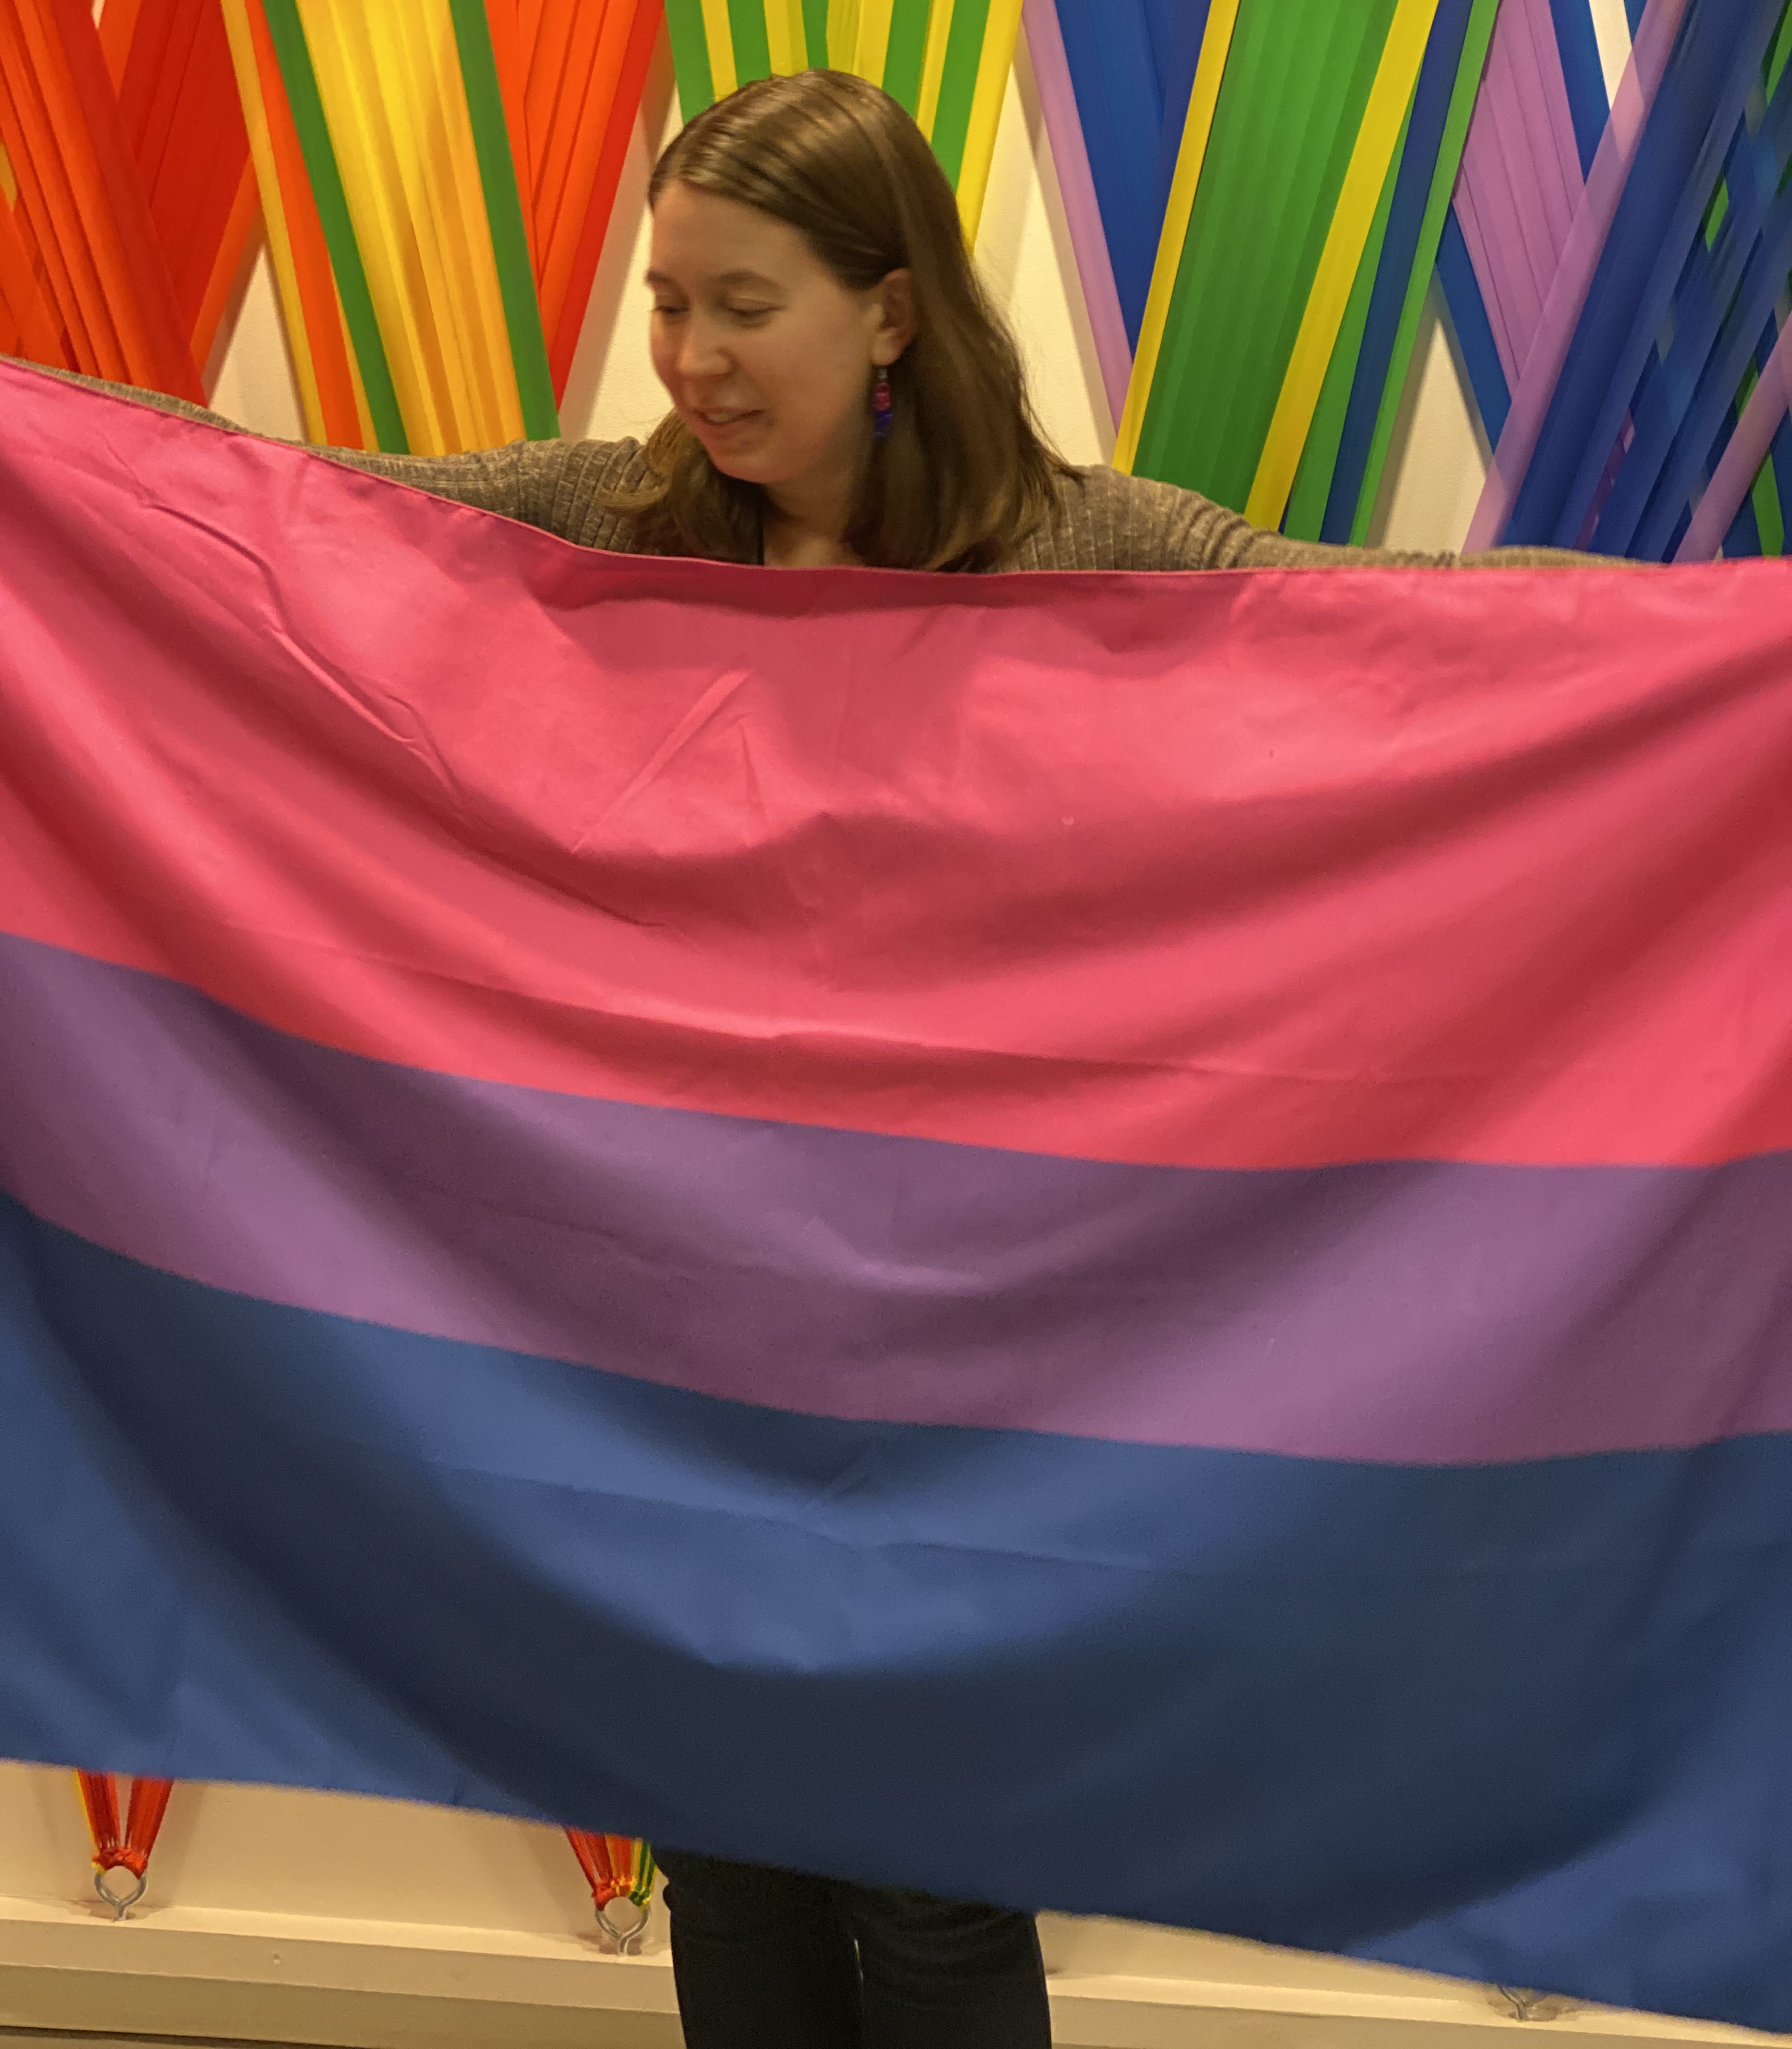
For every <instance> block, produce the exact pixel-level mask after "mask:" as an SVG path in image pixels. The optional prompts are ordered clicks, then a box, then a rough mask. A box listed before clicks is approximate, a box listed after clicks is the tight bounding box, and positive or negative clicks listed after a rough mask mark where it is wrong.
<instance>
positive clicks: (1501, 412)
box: [1437, 206, 1512, 448]
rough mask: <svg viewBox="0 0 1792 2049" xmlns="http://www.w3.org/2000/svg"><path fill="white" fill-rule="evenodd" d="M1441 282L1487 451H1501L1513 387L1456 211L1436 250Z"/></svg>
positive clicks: (1446, 219) (1449, 217)
mask: <svg viewBox="0 0 1792 2049" xmlns="http://www.w3.org/2000/svg"><path fill="white" fill-rule="evenodd" d="M1437 282H1438V283H1439V284H1440V285H1441V286H1443V288H1444V305H1445V307H1446V308H1447V309H1448V313H1449V316H1450V325H1451V327H1452V329H1454V330H1455V332H1456V347H1457V348H1458V349H1459V350H1460V352H1461V355H1462V360H1463V367H1464V369H1466V370H1467V372H1468V382H1469V386H1470V388H1471V390H1472V391H1473V392H1474V394H1475V406H1476V407H1477V408H1478V409H1479V412H1480V415H1481V426H1482V430H1483V432H1484V433H1485V434H1486V435H1487V445H1488V446H1489V447H1490V448H1498V447H1499V437H1500V436H1501V434H1503V433H1504V432H1505V430H1506V414H1508V413H1509V412H1510V411H1511V410H1512V392H1511V387H1510V386H1509V385H1508V384H1507V383H1506V371H1505V369H1504V367H1503V366H1502V364H1501V362H1500V360H1499V344H1498V343H1497V342H1496V341H1495V340H1494V331H1493V325H1492V323H1491V321H1489V320H1488V318H1487V301H1486V300H1485V299H1483V297H1482V296H1481V281H1480V279H1479V278H1477V277H1476V276H1475V262H1474V259H1473V258H1472V257H1471V255H1469V253H1468V243H1467V238H1466V237H1465V236H1464V234H1463V231H1462V223H1461V222H1460V220H1457V219H1456V208H1454V207H1453V206H1452V208H1450V210H1449V212H1448V214H1446V215H1445V216H1444V238H1443V239H1442V241H1441V242H1440V243H1438V245H1437Z"/></svg>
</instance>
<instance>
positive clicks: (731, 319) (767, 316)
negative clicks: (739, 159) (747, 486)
mask: <svg viewBox="0 0 1792 2049" xmlns="http://www.w3.org/2000/svg"><path fill="white" fill-rule="evenodd" d="M647 283H648V286H650V287H651V290H652V292H653V367H654V368H655V371H657V372H658V373H659V381H660V382H661V383H663V385H664V386H665V387H666V389H667V392H668V393H669V394H670V395H671V400H672V403H673V405H674V407H675V408H676V409H677V410H678V417H679V418H680V419H682V421H683V422H684V423H685V425H686V426H687V427H688V428H689V429H690V431H691V432H692V434H694V435H695V436H696V437H697V438H698V441H701V442H702V445H703V446H704V447H705V448H706V449H707V450H708V451H709V460H710V461H712V462H713V463H714V465H716V467H717V469H720V470H722V471H725V472H726V473H727V474H728V475H729V476H737V477H740V478H741V479H742V480H744V481H745V482H748V483H751V484H763V485H765V486H767V487H768V488H771V489H772V490H774V491H775V490H777V489H778V488H779V487H785V488H797V489H800V488H802V487H803V486H804V485H806V484H810V485H815V486H819V487H822V488H826V487H827V486H829V485H830V484H838V485H839V486H841V487H842V488H845V487H846V485H847V480H849V479H851V478H853V477H855V476H857V469H858V465H859V464H860V463H861V462H862V461H863V460H864V457H865V449H866V447H867V446H868V445H869V441H870V437H871V414H870V391H871V383H872V379H873V375H875V372H876V369H877V365H879V364H890V363H893V362H894V361H895V360H896V358H897V356H900V354H901V353H902V351H903V348H904V346H905V345H906V344H907V342H908V338H909V326H908V273H907V272H906V271H894V272H892V274H891V275H890V276H889V277H888V278H885V279H884V282H883V283H882V284H881V285H880V286H874V287H873V289H872V290H869V291H867V292H854V291H849V290H847V288H846V287H845V286H843V285H842V283H841V282H839V280H838V278H836V277H835V276H834V273H833V272H832V271H831V270H829V269H828V267H827V266H826V264H824V263H823V262H822V261H821V259H820V258H819V257H818V256H817V255H815V253H814V251H813V250H811V249H810V247H809V244H808V243H807V242H806V241H805V240H804V239H803V237H802V235H799V234H798V232H797V231H796V230H795V228H794V227H788V226H787V225H786V224H785V223H784V222H783V221H781V220H774V219H773V218H772V216H771V215H770V214H767V213H761V212H760V211H759V209H758V208H756V207H751V206H744V205H742V204H741V203H740V202H739V201H738V200H731V199H721V198H718V197H717V196H716V195H715V194H714V193H713V192H699V191H698V190H697V189H695V188H694V187H693V186H690V185H682V184H678V183H674V184H673V185H670V186H668V187H667V189H666V190H665V191H664V192H662V193H661V195H660V198H659V204H658V205H657V206H656V207H655V209H654V215H653V253H652V258H651V262H650V263H649V266H648V270H647Z"/></svg>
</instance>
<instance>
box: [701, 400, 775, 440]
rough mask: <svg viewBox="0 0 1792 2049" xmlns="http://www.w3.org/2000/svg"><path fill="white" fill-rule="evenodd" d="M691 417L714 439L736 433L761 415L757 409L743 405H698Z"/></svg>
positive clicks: (702, 431) (704, 434) (703, 431)
mask: <svg viewBox="0 0 1792 2049" xmlns="http://www.w3.org/2000/svg"><path fill="white" fill-rule="evenodd" d="M691 417H692V420H693V423H694V425H695V426H696V427H697V428H698V431H699V432H700V433H702V434H703V436H704V437H705V438H706V440H712V441H713V440H717V439H721V438H724V437H727V436H729V435H731V434H734V433H735V432H736V431H737V430H738V429H740V428H741V427H744V426H746V425H747V424H748V422H750V421H753V420H756V419H757V418H759V417H760V416H759V414H758V413H757V412H756V411H754V410H747V409H745V408H743V407H736V406H702V407H698V409H696V410H694V412H693V414H692V416H691Z"/></svg>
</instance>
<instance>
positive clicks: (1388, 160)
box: [1245, 0, 1437, 527]
mask: <svg viewBox="0 0 1792 2049" xmlns="http://www.w3.org/2000/svg"><path fill="white" fill-rule="evenodd" d="M1436 12H1437V0H1400V5H1399V6H1398V7H1397V9H1396V10H1395V12H1394V21H1393V25H1392V26H1391V27H1390V29H1389V30H1388V39H1387V41H1386V43H1385V44H1384V45H1382V60H1381V62H1380V63H1379V64H1378V65H1377V66H1376V68H1375V82H1374V84H1373V85H1372V86H1370V88H1369V102H1368V104H1367V106H1366V107H1364V109H1363V113H1362V126H1361V128H1359V130H1357V137H1356V143H1355V147H1354V148H1353V149H1352V150H1351V161H1350V165H1349V168H1348V169H1347V170H1346V171H1345V173H1344V182H1343V185H1342V186H1341V187H1340V188H1339V193H1338V204H1337V207H1336V208H1335V211H1334V212H1333V213H1332V216H1331V227H1329V228H1328V229H1327V231H1326V236H1325V247H1324V249H1323V250H1322V251H1320V259H1319V268H1318V269H1317V270H1316V271H1315V272H1314V274H1313V283H1312V290H1311V291H1310V292H1309V293H1308V295H1307V305H1306V310H1305V311H1304V313H1302V314H1301V316H1300V332H1299V333H1298V334H1297V335H1296V336H1295V340H1294V352H1293V354H1292V356H1289V360H1288V368H1287V370H1286V371H1285V372H1284V373H1283V376H1282V388H1281V393H1280V395H1278V396H1277V400H1276V410H1275V414H1274V416H1273V418H1272V419H1271V420H1270V422H1269V435H1268V437H1267V438H1266V439H1265V441H1264V444H1263V453H1262V454H1261V456H1259V457H1258V462H1257V474H1256V476H1254V478H1253V479H1252V480H1251V486H1250V497H1249V498H1248V499H1246V501H1245V517H1246V519H1249V520H1250V522H1251V523H1252V524H1253V525H1254V526H1258V527H1279V526H1280V525H1281V518H1282V514H1283V513H1284V512H1285V511H1286V510H1287V509H1288V494H1289V492H1290V491H1292V489H1293V488H1294V476H1295V472H1296V470H1297V469H1299V468H1300V453H1301V450H1302V449H1304V448H1305V446H1306V445H1307V434H1308V430H1309V429H1310V428H1311V427H1312V423H1313V414H1314V412H1315V411H1316V409H1317V407H1318V405H1319V397H1320V387H1322V386H1323V385H1324V383H1325V372H1326V369H1327V365H1328V364H1330V363H1331V352H1332V350H1333V349H1334V348H1336V347H1337V345H1338V330H1339V328H1341V327H1342V326H1343V323H1344V312H1345V309H1346V307H1347V305H1348V304H1349V302H1350V296H1351V287H1352V286H1353V285H1354V284H1355V282H1356V274H1357V270H1358V268H1359V266H1360V265H1361V263H1362V252H1363V250H1364V248H1365V247H1366V245H1367V243H1368V240H1369V231H1370V227H1371V226H1372V225H1373V224H1374V218H1375V209H1376V208H1377V207H1378V205H1379V204H1380V203H1381V197H1382V187H1383V186H1384V185H1386V182H1387V175H1388V171H1389V169H1390V166H1391V165H1392V164H1393V162H1394V151H1395V150H1396V149H1397V148H1398V147H1399V144H1400V130H1401V126H1402V125H1403V123H1404V122H1405V119H1406V109H1407V107H1409V105H1410V104H1411V102H1412V98H1413V88H1414V87H1416V86H1417V84H1418V80H1419V67H1420V65H1421V64H1423V63H1424V61H1425V44H1426V41H1428V40H1429V37H1430V34H1431V24H1432V17H1433V16H1434V15H1435V14H1436Z"/></svg>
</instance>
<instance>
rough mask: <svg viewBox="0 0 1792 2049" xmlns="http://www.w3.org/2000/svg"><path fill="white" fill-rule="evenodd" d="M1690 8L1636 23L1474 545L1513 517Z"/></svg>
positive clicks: (1658, 4)
mask: <svg viewBox="0 0 1792 2049" xmlns="http://www.w3.org/2000/svg"><path fill="white" fill-rule="evenodd" d="M1686 7H1687V0H1649V5H1648V7H1647V9H1646V11H1645V13H1644V14H1643V17H1642V21H1641V23H1640V24H1639V25H1638V29H1637V33H1636V40H1635V42H1634V43H1633V44H1632V45H1631V55H1630V61H1629V62H1628V63H1627V64H1626V65H1625V67H1624V76H1623V80H1622V81H1621V82H1620V84H1619V87H1618V91H1617V93H1616V95H1615V97H1614V98H1613V99H1612V103H1611V119H1610V120H1609V121H1608V122H1607V123H1606V126H1605V133H1604V134H1603V136H1602V137H1601V138H1600V146H1599V151H1598V154H1596V156H1595V157H1594V158H1593V168H1592V170H1591V171H1590V172H1589V173H1588V177H1587V187H1586V191H1585V192H1584V195H1583V196H1582V198H1581V201H1580V205H1579V206H1578V207H1577V208H1576V210H1575V215H1574V220H1573V222H1572V225H1571V227H1569V230H1568V239H1567V241H1566V243H1565V244H1564V245H1563V248H1562V252H1561V260H1560V261H1559V262H1558V263H1557V266H1556V272H1555V275H1554V277H1553V279H1552V280H1551V281H1550V285H1549V292H1548V294H1547V296H1546V297H1545V300H1544V303H1543V309H1542V312H1541V315H1540V317H1539V318H1538V321H1537V330H1536V332H1535V333H1534V335H1533V336H1532V337H1531V344H1530V351H1529V352H1528V353H1527V355H1526V358H1525V367H1524V371H1523V373H1522V375H1521V376H1520V378H1519V379H1518V384H1517V386H1516V387H1515V388H1514V391H1513V393H1512V410H1511V411H1510V413H1508V414H1507V415H1506V426H1505V430H1504V431H1503V432H1502V434H1501V435H1500V437H1499V447H1498V448H1497V449H1495V451H1494V459H1493V462H1492V464H1491V466H1490V468H1489V469H1488V471H1487V483H1486V484H1485V485H1484V486H1483V488H1482V492H1481V498H1480V502H1479V504H1477V505H1476V507H1475V517H1474V519H1472V520H1471V522H1470V523H1469V527H1468V538H1467V542H1466V543H1465V546H1467V548H1469V549H1471V550H1473V549H1477V548H1486V547H1491V546H1493V545H1494V543H1495V542H1496V541H1497V540H1498V539H1499V536H1500V535H1501V534H1502V532H1503V531H1504V530H1505V527H1506V521H1507V520H1508V519H1510V517H1511V513H1512V506H1513V503H1514V500H1516V498H1517V497H1518V486H1519V484H1521V483H1522V481H1523V479H1524V475H1525V472H1526V470H1527V469H1529V468H1530V459H1531V457H1532V456H1533V455H1534V453H1536V449H1537V437H1538V436H1539V435H1540V434H1541V433H1542V431H1543V422H1544V420H1545V418H1546V417H1547V415H1548V414H1549V402H1550V400H1551V399H1553V397H1554V396H1555V392H1556V384H1557V380H1558V379H1560V377H1561V373H1562V365H1563V364H1565V362H1566V361H1567V360H1568V346H1569V344H1570V343H1571V342H1572V340H1573V338H1574V331H1575V329H1576V326H1577V325H1578V324H1579V322H1580V314H1581V311H1582V309H1583V308H1584V306H1585V305H1586V303H1587V294H1588V291H1589V290H1591V289H1592V282H1593V274H1594V272H1595V271H1596V270H1597V269H1598V268H1599V260H1600V255H1601V254H1602V252H1603V250H1604V247H1605V241H1606V237H1607V235H1609V234H1610V232H1611V224H1612V222H1613V220H1615V218H1616V217H1617V212H1618V202H1619V200H1620V199H1621V198H1622V196H1623V190H1624V185H1625V181H1626V180H1627V178H1628V177H1629V176H1630V173H1631V165H1632V164H1633V163H1634V162H1635V161H1636V153H1637V148H1638V145H1639V143H1640V142H1642V131H1643V128H1644V126H1645V124H1646V122H1647V120H1648V119H1649V110H1650V107H1652V106H1653V105H1654V99H1655V94H1656V92H1657V91H1658V88H1659V87H1660V85H1661V83H1662V73H1663V72H1665V71H1666V69H1667V61H1668V56H1669V52H1670V51H1671V50H1672V49H1673V43H1674V37H1676V36H1677V34H1678V33H1679V29H1680V24H1681V17H1683V16H1684V15H1685V12H1686ZM1466 232H1467V231H1466V229H1465V230H1464V233H1465V235H1466Z"/></svg>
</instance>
